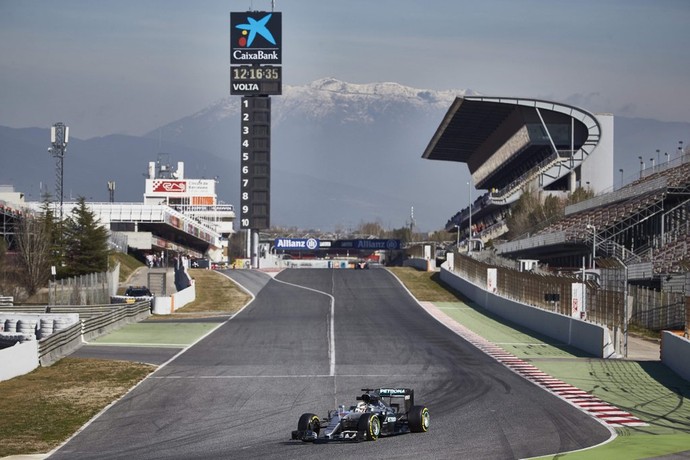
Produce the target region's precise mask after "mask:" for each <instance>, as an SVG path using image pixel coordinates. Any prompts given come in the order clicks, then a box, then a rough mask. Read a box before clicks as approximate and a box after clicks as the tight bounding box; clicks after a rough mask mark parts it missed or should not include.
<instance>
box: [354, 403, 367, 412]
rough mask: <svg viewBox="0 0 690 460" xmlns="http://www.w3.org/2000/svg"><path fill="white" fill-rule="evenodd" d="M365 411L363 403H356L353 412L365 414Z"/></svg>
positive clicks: (365, 407) (365, 404)
mask: <svg viewBox="0 0 690 460" xmlns="http://www.w3.org/2000/svg"><path fill="white" fill-rule="evenodd" d="M366 411H367V403H365V402H364V401H360V402H358V403H357V406H356V407H355V412H366Z"/></svg>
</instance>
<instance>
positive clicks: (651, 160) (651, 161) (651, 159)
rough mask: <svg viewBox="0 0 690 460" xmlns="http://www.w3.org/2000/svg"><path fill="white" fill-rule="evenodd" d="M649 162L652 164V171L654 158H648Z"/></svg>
mask: <svg viewBox="0 0 690 460" xmlns="http://www.w3.org/2000/svg"><path fill="white" fill-rule="evenodd" d="M649 162H650V163H651V164H652V171H654V158H650V159H649Z"/></svg>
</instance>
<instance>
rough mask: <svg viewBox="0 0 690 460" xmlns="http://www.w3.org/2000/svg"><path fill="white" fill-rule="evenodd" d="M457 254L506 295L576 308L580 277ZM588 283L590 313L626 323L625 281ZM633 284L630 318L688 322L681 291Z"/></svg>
mask: <svg viewBox="0 0 690 460" xmlns="http://www.w3.org/2000/svg"><path fill="white" fill-rule="evenodd" d="M454 257H455V264H454V265H455V269H454V270H455V272H456V273H458V275H460V276H461V277H463V278H465V279H467V280H469V281H471V282H473V283H474V284H477V285H479V286H487V287H488V288H489V289H490V290H492V291H493V292H494V293H496V294H498V295H500V296H502V297H506V298H508V299H512V300H516V301H520V302H522V303H525V304H528V305H531V306H534V307H538V308H541V309H544V310H548V311H551V312H554V313H560V314H563V315H567V316H572V314H573V310H572V307H573V303H572V299H573V283H578V282H580V279H579V278H577V277H574V276H561V275H559V276H556V275H544V274H538V273H532V272H519V271H517V270H513V269H509V268H505V267H496V266H495V265H489V264H486V263H483V262H480V261H477V260H474V259H472V258H470V257H467V256H463V255H460V254H457V253H456V254H455V256H454ZM489 268H495V269H496V272H497V276H496V279H495V286H488V285H487V282H488V276H487V273H488V272H487V269H489ZM616 284H619V285H620V287H619V288H618V289H611V286H614V285H616ZM585 285H586V288H585V290H584V295H583V296H584V298H583V299H582V302H583V303H584V306H585V315H586V316H585V318H586V319H587V320H588V321H591V322H594V323H597V324H601V325H606V326H608V327H615V326H622V325H623V323H624V311H625V302H624V299H625V294H626V293H625V292H624V285H625V282H624V281H622V282H619V283H607V284H606V286H607V288H604V287H602V286H600V285H599V284H598V283H597V282H594V281H586V283H585ZM628 289H629V291H628V293H627V294H628V299H629V302H628V305H629V307H630V308H629V311H628V316H629V318H628V319H629V324H634V325H637V326H640V327H643V328H646V329H651V330H662V329H684V328H685V327H686V325H687V317H688V314H689V313H688V310H690V300H689V299H688V298H686V297H685V296H684V295H683V294H682V293H669V292H658V291H654V290H652V289H644V288H641V287H636V286H628ZM575 297H577V295H576V296H575Z"/></svg>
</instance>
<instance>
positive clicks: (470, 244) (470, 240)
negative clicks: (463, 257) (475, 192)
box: [467, 182, 472, 254]
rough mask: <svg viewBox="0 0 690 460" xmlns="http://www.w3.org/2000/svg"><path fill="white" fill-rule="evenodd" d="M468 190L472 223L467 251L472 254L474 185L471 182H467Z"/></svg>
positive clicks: (470, 224)
mask: <svg viewBox="0 0 690 460" xmlns="http://www.w3.org/2000/svg"><path fill="white" fill-rule="evenodd" d="M467 191H468V192H469V200H470V223H469V227H470V228H469V230H470V232H469V235H470V236H469V238H468V240H467V253H468V254H470V253H471V252H472V185H471V184H470V182H467Z"/></svg>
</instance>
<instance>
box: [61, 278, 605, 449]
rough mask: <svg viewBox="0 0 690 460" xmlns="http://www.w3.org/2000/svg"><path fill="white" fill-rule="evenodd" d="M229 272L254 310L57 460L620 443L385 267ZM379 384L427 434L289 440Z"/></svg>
mask: <svg viewBox="0 0 690 460" xmlns="http://www.w3.org/2000/svg"><path fill="white" fill-rule="evenodd" d="M226 273H227V274H228V275H229V276H231V277H232V276H235V275H236V274H239V275H237V276H242V277H243V278H244V280H243V281H244V283H245V285H246V284H251V285H252V287H249V286H247V287H248V289H250V290H253V291H254V292H256V293H257V294H256V299H255V300H254V301H253V302H252V303H251V304H250V305H249V306H248V307H247V308H246V309H245V310H243V311H242V312H241V313H239V314H238V315H237V316H236V317H235V318H233V319H232V320H230V321H228V322H226V323H225V324H223V325H222V326H221V327H220V328H218V329H217V330H216V331H214V332H213V333H212V334H210V335H209V336H207V337H206V338H205V339H203V340H202V341H200V342H198V343H197V344H196V345H194V346H193V347H191V348H189V349H188V350H187V351H186V352H185V353H183V354H181V355H180V356H178V357H177V358H176V359H174V360H173V361H171V362H169V363H168V364H167V365H166V366H164V367H162V368H161V369H159V370H158V371H157V372H156V373H154V374H153V375H152V376H151V377H149V378H148V379H147V380H145V381H144V382H143V383H142V384H140V385H139V386H137V387H136V388H135V389H134V390H133V391H132V392H130V393H129V394H128V395H127V396H126V397H124V398H123V399H122V400H120V401H119V402H118V403H116V404H115V405H113V406H112V407H111V408H110V409H108V410H107V411H106V412H105V413H103V414H102V415H101V416H100V417H98V418H96V419H95V420H94V421H93V422H92V423H91V424H89V425H88V426H87V427H86V428H85V429H84V430H83V431H82V432H81V433H79V434H78V435H77V436H75V437H74V438H72V439H71V440H70V441H69V442H68V443H67V444H65V445H64V446H63V447H62V448H60V449H59V450H58V451H57V452H56V453H54V455H52V456H51V457H50V458H53V459H63V458H64V459H74V458H98V459H109V458H131V459H133V458H136V459H153V458H180V459H183V458H184V459H193V458H199V459H201V458H203V459H208V458H262V459H263V458H281V459H284V458H306V459H310V458H311V459H323V458H417V457H420V456H426V457H430V458H472V459H481V458H486V459H509V458H525V457H533V456H538V455H546V454H552V453H556V452H563V451H569V450H575V449H581V448H584V447H588V446H592V445H596V444H599V443H601V442H603V441H605V440H606V439H608V438H609V437H610V432H609V430H608V429H607V428H605V427H604V426H603V425H601V424H599V423H598V422H596V421H595V420H594V419H592V418H591V417H590V416H588V415H586V414H585V413H583V412H581V411H579V410H578V409H576V408H574V407H573V406H571V405H569V404H567V403H565V402H563V401H561V400H560V399H558V398H557V397H555V396H554V395H552V394H550V393H547V392H545V391H544V390H542V389H540V388H539V387H537V386H535V385H534V384H532V383H529V382H527V381H525V380H524V379H522V378H521V377H519V376H517V375H516V374H514V373H513V372H512V371H510V370H508V369H507V368H505V367H504V366H502V365H501V364H499V363H497V362H496V361H495V360H493V359H491V358H489V357H488V356H486V355H484V354H483V353H482V352H480V351H478V350H477V349H476V348H474V347H473V346H472V345H470V344H468V343H467V342H465V341H464V340H463V339H461V338H460V337H458V336H457V335H455V334H454V333H452V332H451V331H449V330H448V329H446V328H445V327H444V326H443V325H441V324H440V323H438V322H437V321H436V320H434V319H433V318H431V317H430V316H429V315H428V314H427V313H426V312H425V311H424V310H422V309H421V308H420V307H419V305H418V304H417V303H416V301H415V300H414V299H413V298H412V297H411V296H410V295H409V294H408V293H407V291H405V290H404V288H403V287H402V286H401V285H400V283H399V282H398V281H397V279H395V277H393V276H392V275H391V274H390V273H389V272H387V271H386V270H382V269H372V270H325V269H322V270H320V269H314V270H310V269H300V270H285V271H283V272H281V273H280V274H279V275H278V276H276V278H275V279H274V280H270V281H268V280H267V279H266V278H265V275H264V274H261V273H254V275H252V272H247V271H237V272H234V271H228V272H226ZM252 276H255V278H254V281H251V279H250V278H251V277H252ZM379 386H394V387H408V386H409V387H411V388H414V389H415V393H416V394H415V396H416V402H417V403H418V404H419V403H422V404H425V405H427V406H428V407H429V410H430V412H431V428H430V430H429V432H428V433H423V434H406V435H401V436H396V437H392V438H382V439H380V440H378V441H376V442H363V443H323V444H311V443H302V442H299V441H291V440H290V432H291V431H292V430H294V429H296V424H297V419H298V418H299V416H300V415H301V414H302V413H304V412H314V413H317V414H319V415H321V416H325V415H326V412H327V410H328V409H331V408H334V407H336V406H337V404H340V403H342V404H346V405H350V404H351V403H353V402H354V398H355V396H356V395H358V394H360V393H361V391H360V389H361V388H366V387H370V388H375V387H379Z"/></svg>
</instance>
